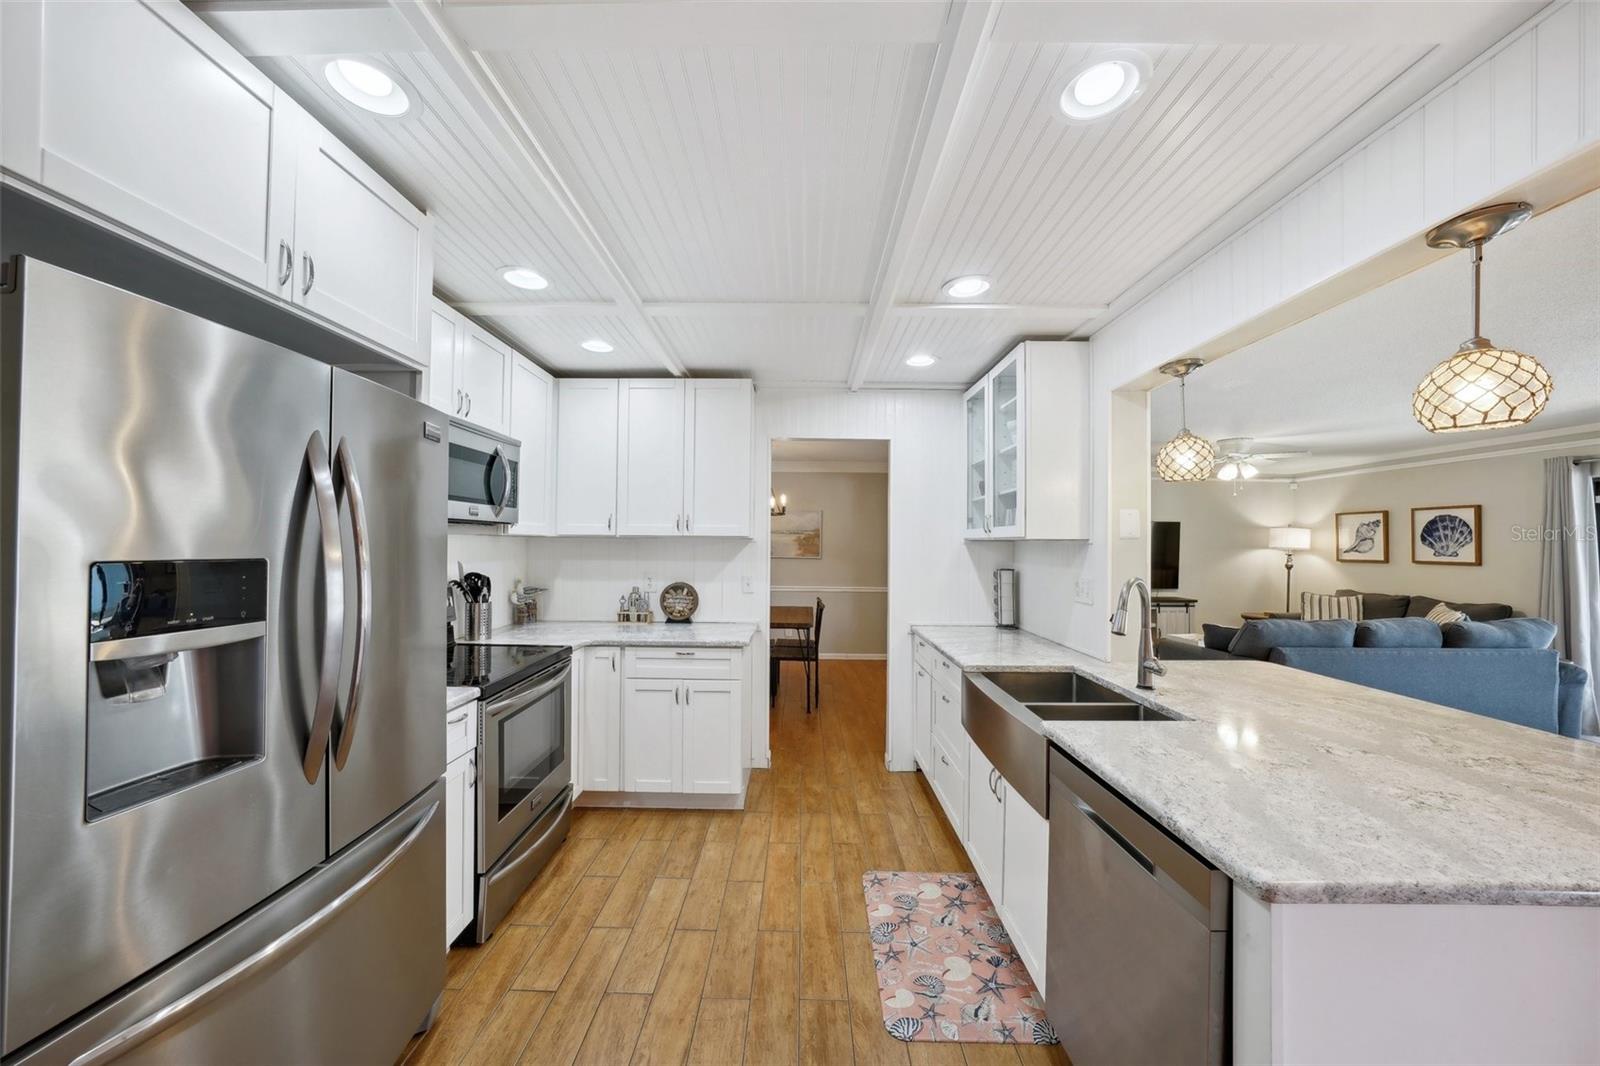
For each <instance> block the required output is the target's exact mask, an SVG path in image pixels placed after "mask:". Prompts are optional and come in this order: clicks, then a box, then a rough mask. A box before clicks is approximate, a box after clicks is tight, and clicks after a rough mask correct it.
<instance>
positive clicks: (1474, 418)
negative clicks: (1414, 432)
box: [1411, 203, 1555, 433]
mask: <svg viewBox="0 0 1600 1066" xmlns="http://www.w3.org/2000/svg"><path fill="white" fill-rule="evenodd" d="M1532 214H1533V208H1532V207H1531V206H1529V205H1528V204H1525V203H1514V204H1493V205H1491V206H1489V207H1479V208H1476V209H1474V210H1472V211H1468V212H1467V213H1466V214H1464V215H1457V216H1456V217H1455V218H1452V219H1451V220H1450V221H1448V222H1444V223H1441V224H1440V225H1438V226H1435V227H1434V228H1433V229H1431V230H1429V231H1428V237H1427V240H1428V246H1429V247H1430V248H1471V249H1472V336H1471V338H1469V339H1468V340H1467V341H1466V342H1464V343H1463V344H1462V345H1461V347H1460V348H1458V349H1456V353H1455V354H1454V355H1452V356H1450V358H1448V359H1446V360H1445V361H1444V362H1442V363H1440V364H1439V365H1438V366H1436V367H1434V368H1433V369H1432V370H1430V371H1428V376H1427V377H1425V378H1423V379H1422V382H1421V383H1420V384H1418V385H1417V388H1416V392H1414V393H1413V394H1412V397H1411V414H1412V416H1413V417H1415V418H1416V420H1417V421H1418V422H1419V423H1421V425H1422V428H1423V429H1426V430H1427V431H1428V432H1430V433H1453V432H1457V431H1459V430H1468V429H1504V428H1506V427H1507V426H1521V425H1526V424H1527V423H1529V422H1531V421H1533V420H1534V419H1535V418H1537V417H1538V416H1539V412H1540V411H1543V410H1544V408H1545V404H1547V403H1549V402H1550V393H1551V391H1552V390H1553V389H1554V388H1555V385H1554V383H1553V382H1552V381H1551V380H1550V373H1549V371H1547V370H1545V368H1544V366H1543V365H1541V364H1540V362H1539V360H1537V359H1535V358H1534V357H1533V356H1531V355H1526V354H1524V353H1522V352H1518V351H1514V350H1512V349H1510V348H1500V347H1498V346H1496V345H1495V344H1493V343H1491V342H1490V341H1489V339H1488V338H1486V337H1485V336H1484V335H1483V333H1482V330H1481V327H1480V318H1481V312H1482V304H1483V246H1484V245H1485V244H1486V243H1488V242H1489V241H1491V240H1493V239H1494V238H1496V237H1498V236H1499V235H1500V234H1502V233H1505V232H1507V231H1508V230H1511V229H1515V228H1516V227H1517V226H1519V225H1521V224H1522V223H1523V222H1525V221H1527V220H1528V218H1529V217H1530V216H1532Z"/></svg>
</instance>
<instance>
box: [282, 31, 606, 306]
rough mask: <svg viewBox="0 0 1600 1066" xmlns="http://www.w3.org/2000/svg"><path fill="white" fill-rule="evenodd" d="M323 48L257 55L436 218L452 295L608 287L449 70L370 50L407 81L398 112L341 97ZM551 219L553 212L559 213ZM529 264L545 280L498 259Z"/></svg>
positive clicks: (557, 295)
mask: <svg viewBox="0 0 1600 1066" xmlns="http://www.w3.org/2000/svg"><path fill="white" fill-rule="evenodd" d="M328 58H329V57H327V56H294V57H285V58H263V59H258V60H257V62H258V64H259V65H260V66H261V68H262V69H263V70H264V71H265V72H266V73H267V75H268V76H269V77H271V78H273V79H274V80H275V81H276V82H278V84H280V85H282V86H284V87H285V88H287V89H288V90H289V91H290V93H291V94H292V95H293V96H294V97H295V98H296V99H297V100H299V101H300V102H301V103H302V104H304V105H305V106H306V108H307V110H309V111H311V113H312V114H313V115H315V116H316V117H317V120H318V121H320V122H322V123H323V124H324V125H326V126H328V127H329V128H330V129H332V130H333V131H334V132H335V133H336V134H338V135H339V137H340V138H341V139H343V140H344V141H346V142H347V143H349V144H353V145H356V146H358V147H359V149H360V152H361V155H362V158H364V159H365V160H366V161H367V162H368V163H371V164H372V165H373V166H374V167H375V168H377V170H378V171H379V172H380V173H382V174H383V175H384V177H386V178H388V179H389V180H390V181H392V182H393V183H394V184H395V185H396V186H397V187H398V188H400V189H401V191H403V192H405V193H406V195H407V196H408V197H410V198H411V200H412V201H414V202H415V203H417V204H418V205H420V206H421V207H423V208H424V209H426V210H427V211H428V212H429V214H431V215H432V216H433V219H434V253H433V254H434V287H435V288H437V289H438V290H440V291H441V292H442V293H444V294H446V295H447V296H449V297H450V298H451V299H454V300H463V301H466V300H513V299H515V300H533V301H539V300H550V301H563V300H593V299H601V298H604V297H605V296H606V295H607V291H606V289H605V287H604V284H603V282H602V281H601V278H602V276H603V275H602V272H601V271H600V269H599V267H598V264H596V262H595V261H594V258H593V256H592V255H591V254H590V253H589V252H588V251H587V250H585V249H583V248H582V247H581V246H580V245H578V244H577V242H575V241H573V240H572V239H571V238H570V237H568V238H566V239H565V240H563V239H562V237H561V236H560V234H561V233H562V232H563V230H562V229H560V228H559V226H552V225H550V224H549V220H551V212H550V211H549V208H548V206H547V205H546V204H544V203H541V202H538V201H536V200H535V199H533V198H532V197H530V196H528V195H527V194H526V193H527V189H528V188H529V183H528V182H527V181H525V180H523V179H522V178H521V177H520V176H519V175H517V174H516V173H514V172H513V171H511V170H510V169H508V168H507V167H506V166H505V164H504V163H503V162H502V161H501V158H500V156H499V155H498V154H497V153H495V152H494V151H493V150H491V149H490V147H489V146H487V145H485V144H484V143H483V142H482V141H481V140H479V138H478V137H477V136H475V135H474V133H473V129H472V126H471V124H470V123H469V122H468V121H467V119H466V116H465V114H464V112H463V111H462V110H461V109H460V108H458V107H457V106H455V101H454V99H453V96H452V93H451V92H450V91H449V90H448V88H447V82H446V79H445V78H444V76H443V73H442V72H441V71H440V70H439V67H438V64H436V63H435V62H434V61H433V59H432V58H431V57H429V56H428V55H426V54H424V53H420V52H419V53H412V52H384V53H374V54H371V55H370V58H372V59H373V60H375V61H377V62H379V63H382V64H384V65H385V66H387V67H388V68H390V69H391V70H394V71H395V72H396V73H398V74H400V75H401V77H403V78H405V79H406V80H407V81H409V82H410V83H411V85H412V87H413V88H415V89H416V90H417V93H418V94H419V95H420V96H421V97H422V107H421V112H420V114H418V115H415V116H408V117H407V118H405V119H403V120H401V121H395V120H393V119H387V118H380V117H378V116H376V115H371V114H368V113H366V112H364V111H360V110H358V109H356V108H353V107H351V106H350V105H348V104H346V103H345V102H344V101H343V100H341V99H339V98H338V97H337V96H336V95H334V93H333V91H332V90H331V89H330V88H329V87H328V83H327V81H326V80H325V79H324V78H323V76H322V68H323V67H324V66H325V65H326V63H327V60H328ZM557 221H558V220H557ZM511 265H522V266H528V267H532V268H533V269H534V270H536V271H538V272H539V273H541V274H543V275H544V276H545V277H546V278H548V279H549V280H550V283H551V284H550V287H549V288H547V289H544V290H541V291H539V292H529V291H526V290H523V289H518V288H516V287H515V286H512V285H508V284H507V283H506V282H505V281H504V280H503V279H501V277H500V268H501V267H505V266H511Z"/></svg>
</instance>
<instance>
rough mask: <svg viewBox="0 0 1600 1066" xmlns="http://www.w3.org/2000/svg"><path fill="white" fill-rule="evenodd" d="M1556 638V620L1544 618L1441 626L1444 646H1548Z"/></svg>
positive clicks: (1455, 623)
mask: <svg viewBox="0 0 1600 1066" xmlns="http://www.w3.org/2000/svg"><path fill="white" fill-rule="evenodd" d="M1555 639H1556V624H1555V623H1554V622H1551V621H1547V620H1545V619H1543V618H1501V619H1498V620H1496V621H1493V622H1473V621H1470V620H1469V621H1466V622H1454V623H1452V624H1450V625H1447V626H1445V627H1444V646H1445V647H1447V648H1548V647H1549V646H1550V645H1551V643H1552V642H1554V641H1555Z"/></svg>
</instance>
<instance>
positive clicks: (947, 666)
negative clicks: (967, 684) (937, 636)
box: [933, 652, 961, 709]
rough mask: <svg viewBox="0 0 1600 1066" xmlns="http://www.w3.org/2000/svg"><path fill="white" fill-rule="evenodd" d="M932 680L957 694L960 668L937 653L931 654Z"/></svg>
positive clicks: (959, 688)
mask: <svg viewBox="0 0 1600 1066" xmlns="http://www.w3.org/2000/svg"><path fill="white" fill-rule="evenodd" d="M933 678H934V680H935V681H938V682H940V683H941V684H945V685H949V686H950V687H951V688H953V689H955V690H956V691H957V692H960V691H961V670H960V668H959V667H957V666H956V664H955V663H953V662H951V661H950V660H949V659H946V658H945V657H944V656H943V655H940V654H939V653H938V652H934V653H933ZM958 709H959V708H958Z"/></svg>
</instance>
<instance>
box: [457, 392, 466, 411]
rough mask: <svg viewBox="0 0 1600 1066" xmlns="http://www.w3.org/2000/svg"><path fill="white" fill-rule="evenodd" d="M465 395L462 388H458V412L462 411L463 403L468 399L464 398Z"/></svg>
mask: <svg viewBox="0 0 1600 1066" xmlns="http://www.w3.org/2000/svg"><path fill="white" fill-rule="evenodd" d="M465 396H466V393H464V392H462V391H461V390H460V389H457V390H456V414H460V413H461V405H462V404H464V403H466V400H465V399H464V397H465Z"/></svg>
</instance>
